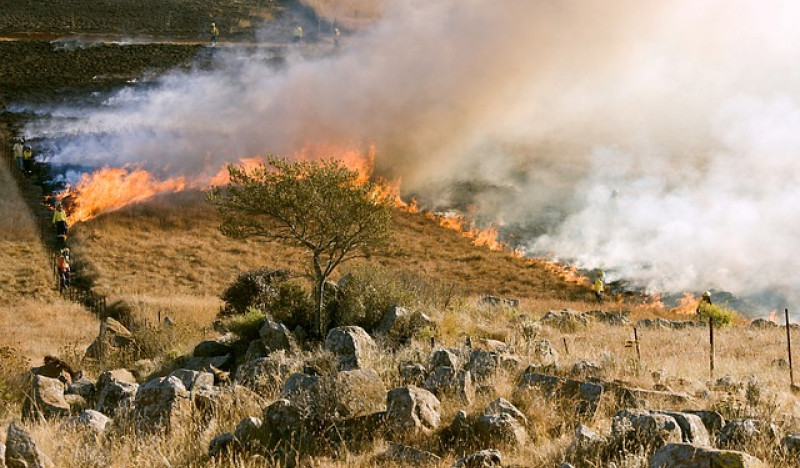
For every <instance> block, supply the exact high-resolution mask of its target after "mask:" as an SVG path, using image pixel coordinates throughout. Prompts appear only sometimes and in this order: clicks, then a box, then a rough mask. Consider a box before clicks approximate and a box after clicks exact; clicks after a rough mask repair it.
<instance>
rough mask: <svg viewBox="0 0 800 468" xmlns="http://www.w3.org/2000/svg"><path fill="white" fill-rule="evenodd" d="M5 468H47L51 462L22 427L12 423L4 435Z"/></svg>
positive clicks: (51, 464)
mask: <svg viewBox="0 0 800 468" xmlns="http://www.w3.org/2000/svg"><path fill="white" fill-rule="evenodd" d="M5 460H6V466H7V467H8V468H48V467H52V466H53V462H52V461H51V460H50V459H49V458H48V457H47V455H45V454H44V453H42V451H41V450H39V448H38V447H37V446H36V442H35V441H34V440H33V437H32V436H31V434H30V433H29V432H28V431H27V430H25V428H24V427H22V426H21V425H19V424H17V423H16V422H12V423H11V424H9V425H8V434H7V435H6V455H5Z"/></svg>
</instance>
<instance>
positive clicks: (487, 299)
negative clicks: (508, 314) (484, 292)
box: [478, 296, 519, 309]
mask: <svg viewBox="0 0 800 468" xmlns="http://www.w3.org/2000/svg"><path fill="white" fill-rule="evenodd" d="M478 304H484V305H489V306H492V307H510V308H512V309H519V299H503V298H502V297H497V296H483V297H482V298H481V299H480V301H479V302H478Z"/></svg>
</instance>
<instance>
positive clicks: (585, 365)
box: [571, 359, 603, 377]
mask: <svg viewBox="0 0 800 468" xmlns="http://www.w3.org/2000/svg"><path fill="white" fill-rule="evenodd" d="M602 372H603V368H602V367H600V365H599V364H597V363H596V362H594V361H589V360H586V359H581V360H580V361H577V362H576V363H575V364H573V365H572V372H571V373H572V375H574V376H576V377H587V376H595V375H599V374H600V373H602Z"/></svg>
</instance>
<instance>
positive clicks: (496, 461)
mask: <svg viewBox="0 0 800 468" xmlns="http://www.w3.org/2000/svg"><path fill="white" fill-rule="evenodd" d="M502 466H503V456H502V455H501V454H500V452H499V451H497V450H481V451H480V452H476V453H473V454H472V455H468V456H466V457H464V458H461V459H459V460H457V461H456V462H455V463H454V464H453V466H452V467H451V468H494V467H498V468H499V467H502Z"/></svg>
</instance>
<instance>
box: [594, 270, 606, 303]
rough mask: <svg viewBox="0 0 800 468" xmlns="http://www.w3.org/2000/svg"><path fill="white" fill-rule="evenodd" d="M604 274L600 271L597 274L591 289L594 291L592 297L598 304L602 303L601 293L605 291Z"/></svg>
mask: <svg viewBox="0 0 800 468" xmlns="http://www.w3.org/2000/svg"><path fill="white" fill-rule="evenodd" d="M604 281H605V272H603V270H600V271H598V272H597V279H595V280H594V285H592V289H594V297H595V299H597V302H598V304H602V303H603V293H604V292H605V290H606V285H605V282H604Z"/></svg>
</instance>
